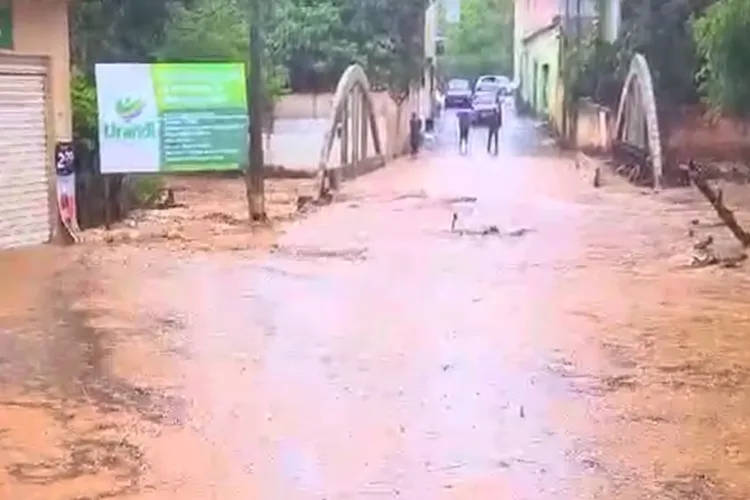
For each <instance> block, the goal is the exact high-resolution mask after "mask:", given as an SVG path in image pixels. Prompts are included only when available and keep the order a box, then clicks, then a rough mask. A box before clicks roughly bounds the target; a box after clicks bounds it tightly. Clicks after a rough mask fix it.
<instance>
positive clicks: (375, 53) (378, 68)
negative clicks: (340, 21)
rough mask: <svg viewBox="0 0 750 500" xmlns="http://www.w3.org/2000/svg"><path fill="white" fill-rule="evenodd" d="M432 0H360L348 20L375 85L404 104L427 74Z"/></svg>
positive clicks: (348, 15) (351, 10)
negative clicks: (427, 20)
mask: <svg viewBox="0 0 750 500" xmlns="http://www.w3.org/2000/svg"><path fill="white" fill-rule="evenodd" d="M428 3H429V2H428V0H360V1H359V2H352V4H354V5H352V6H351V7H350V8H349V9H348V11H347V10H345V12H344V15H345V16H346V17H345V20H346V21H347V22H348V25H349V26H350V27H351V28H350V29H351V30H352V37H353V39H354V41H355V43H356V45H357V54H358V59H359V62H361V63H362V64H363V66H364V67H365V68H366V69H367V72H368V76H369V77H370V78H371V80H372V81H373V83H374V84H375V85H383V86H385V87H386V88H387V90H388V93H389V94H390V96H391V98H392V99H393V101H394V102H396V103H397V104H399V105H400V104H402V103H403V102H404V101H405V100H406V99H407V98H408V96H409V94H410V93H411V91H412V89H413V87H414V86H415V85H416V84H418V83H419V82H420V81H421V79H422V76H423V74H424V67H425V60H424V20H425V9H426V8H427V6H428Z"/></svg>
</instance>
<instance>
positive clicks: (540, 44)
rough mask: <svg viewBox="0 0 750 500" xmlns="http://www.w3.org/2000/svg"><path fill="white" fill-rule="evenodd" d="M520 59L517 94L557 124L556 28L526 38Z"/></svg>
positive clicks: (536, 110) (560, 114)
mask: <svg viewBox="0 0 750 500" xmlns="http://www.w3.org/2000/svg"><path fill="white" fill-rule="evenodd" d="M521 61H522V62H521V71H520V76H521V89H520V90H521V98H522V99H523V100H524V101H525V102H526V103H527V104H528V105H529V106H530V108H531V109H532V110H533V111H534V112H535V113H536V114H537V115H539V116H542V117H546V118H551V119H552V121H553V122H555V123H556V124H558V123H559V120H560V117H561V116H562V111H561V110H562V94H561V93H560V88H561V85H560V64H559V61H560V39H559V30H558V29H556V28H553V29H550V30H548V31H545V32H543V33H540V34H539V35H537V36H535V37H533V38H531V39H530V40H528V41H526V42H525V43H524V45H523V48H522V52H521ZM545 65H546V68H547V80H546V82H545V80H544V76H543V75H544V72H545V70H544V68H545Z"/></svg>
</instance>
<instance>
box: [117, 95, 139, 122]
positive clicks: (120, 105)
mask: <svg viewBox="0 0 750 500" xmlns="http://www.w3.org/2000/svg"><path fill="white" fill-rule="evenodd" d="M145 107H146V101H144V100H143V99H133V98H130V97H126V98H124V99H118V101H117V103H116V104H115V111H117V114H118V115H120V117H121V118H122V119H123V120H125V121H126V122H130V121H132V120H134V119H136V118H138V116H139V115H140V114H141V113H142V112H143V109H144V108H145Z"/></svg>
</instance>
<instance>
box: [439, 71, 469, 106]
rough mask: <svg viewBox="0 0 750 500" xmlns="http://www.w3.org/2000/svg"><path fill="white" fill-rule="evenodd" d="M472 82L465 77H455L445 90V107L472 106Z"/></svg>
mask: <svg viewBox="0 0 750 500" xmlns="http://www.w3.org/2000/svg"><path fill="white" fill-rule="evenodd" d="M471 97H472V92H471V82H469V80H465V79H463V78H453V79H452V80H450V81H449V82H448V88H447V89H446V91H445V108H446V109H447V108H452V107H470V106H471Z"/></svg>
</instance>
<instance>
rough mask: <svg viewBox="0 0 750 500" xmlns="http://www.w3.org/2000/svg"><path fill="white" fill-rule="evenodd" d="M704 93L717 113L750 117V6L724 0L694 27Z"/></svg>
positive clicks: (743, 2)
mask: <svg viewBox="0 0 750 500" xmlns="http://www.w3.org/2000/svg"><path fill="white" fill-rule="evenodd" d="M693 28H694V31H693V32H694V37H695V42H696V45H697V48H698V53H699V55H700V56H701V57H702V64H701V66H700V69H699V71H698V75H697V77H698V82H699V85H700V89H701V91H702V93H703V95H704V97H705V99H706V100H707V101H708V103H709V104H710V105H711V106H712V107H713V108H715V109H717V110H719V111H722V112H724V113H727V114H730V115H734V116H738V117H741V118H745V119H746V118H749V117H750V85H748V82H750V35H749V34H750V2H748V0H720V1H719V2H717V3H715V4H714V5H712V6H710V7H709V8H708V9H706V12H705V14H704V15H703V16H702V17H701V18H699V19H698V20H696V21H695V22H694V23H693Z"/></svg>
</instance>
